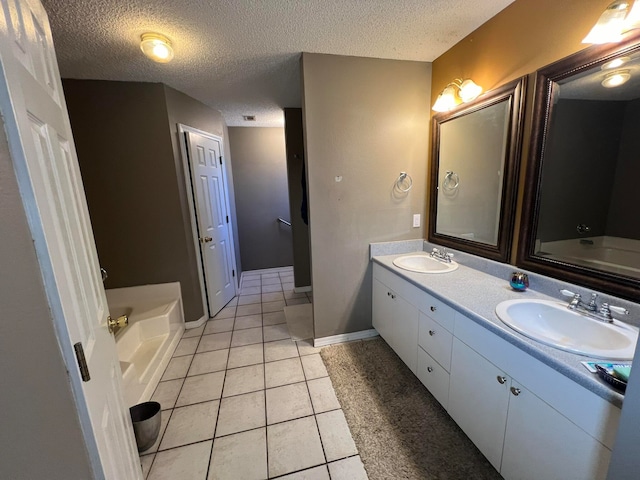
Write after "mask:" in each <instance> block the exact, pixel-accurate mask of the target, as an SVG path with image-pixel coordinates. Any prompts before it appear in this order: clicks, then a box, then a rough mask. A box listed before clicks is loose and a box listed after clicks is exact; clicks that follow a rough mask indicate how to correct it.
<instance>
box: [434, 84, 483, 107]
mask: <svg viewBox="0 0 640 480" xmlns="http://www.w3.org/2000/svg"><path fill="white" fill-rule="evenodd" d="M456 88H457V89H458V90H457V92H458V93H457V97H459V98H460V100H461V101H462V102H463V103H467V102H470V101H472V100H475V99H476V98H478V95H480V94H481V93H482V87H481V86H479V85H477V84H476V83H475V82H474V81H473V80H471V79H470V78H467V79H466V80H462V79H459V78H456V79H455V80H454V81H453V82H451V83H450V84H449V85H447V86H446V87H445V89H444V90H443V91H442V93H441V94H440V95H438V98H437V99H436V103H434V104H433V107H432V108H433V110H434V111H436V112H448V111H449V110H453V109H454V108H455V107H456V105H458V103H460V102H459V101H458V98H456Z"/></svg>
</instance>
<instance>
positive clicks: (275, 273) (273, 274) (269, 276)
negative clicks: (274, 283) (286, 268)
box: [260, 272, 280, 280]
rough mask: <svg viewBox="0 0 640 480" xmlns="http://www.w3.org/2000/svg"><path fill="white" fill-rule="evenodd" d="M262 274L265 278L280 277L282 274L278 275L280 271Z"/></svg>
mask: <svg viewBox="0 0 640 480" xmlns="http://www.w3.org/2000/svg"><path fill="white" fill-rule="evenodd" d="M260 276H261V277H262V279H263V280H264V279H265V278H280V275H278V272H271V273H263V274H262V275H260Z"/></svg>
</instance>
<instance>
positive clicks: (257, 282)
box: [242, 279, 261, 287]
mask: <svg viewBox="0 0 640 480" xmlns="http://www.w3.org/2000/svg"><path fill="white" fill-rule="evenodd" d="M260 283H261V282H260V280H259V279H256V280H243V281H242V286H243V287H259V286H260Z"/></svg>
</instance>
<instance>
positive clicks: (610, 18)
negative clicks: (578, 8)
mask: <svg viewBox="0 0 640 480" xmlns="http://www.w3.org/2000/svg"><path fill="white" fill-rule="evenodd" d="M636 28H640V1H637V0H615V1H614V2H612V3H610V4H609V6H608V7H607V8H606V9H605V11H604V12H602V15H600V18H599V19H598V21H597V22H596V24H595V25H594V26H593V28H592V29H591V31H590V32H589V33H588V34H587V36H586V37H584V40H582V43H597V44H601V43H614V42H619V41H621V40H622V36H623V35H624V34H625V33H627V32H628V31H630V30H634V29H636Z"/></svg>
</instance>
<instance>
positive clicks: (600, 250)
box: [539, 236, 640, 277]
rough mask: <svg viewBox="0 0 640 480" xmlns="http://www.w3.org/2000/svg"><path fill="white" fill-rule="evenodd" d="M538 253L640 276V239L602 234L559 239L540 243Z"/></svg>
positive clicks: (613, 271)
mask: <svg viewBox="0 0 640 480" xmlns="http://www.w3.org/2000/svg"><path fill="white" fill-rule="evenodd" d="M539 252H540V253H539V254H540V255H544V256H545V257H547V258H554V259H557V260H560V261H565V262H568V263H573V264H576V265H582V266H585V267H591V268H596V269H598V270H605V271H608V272H612V273H617V274H620V275H627V276H631V277H640V241H638V240H632V239H629V238H619V237H609V236H599V237H589V238H583V239H570V240H559V241H555V242H542V243H540V244H539Z"/></svg>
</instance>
